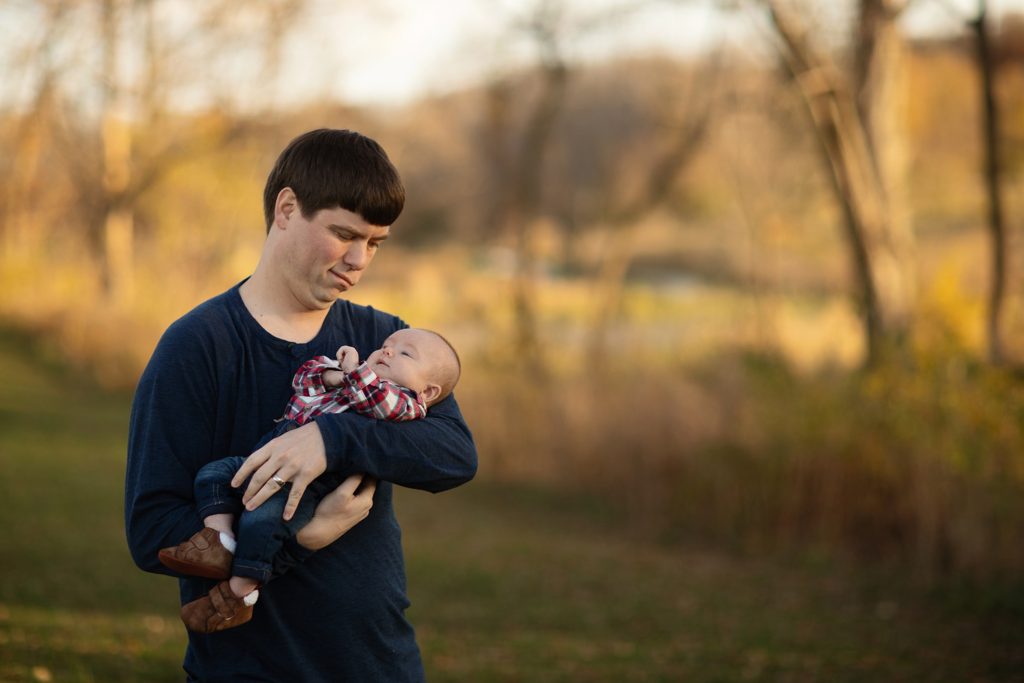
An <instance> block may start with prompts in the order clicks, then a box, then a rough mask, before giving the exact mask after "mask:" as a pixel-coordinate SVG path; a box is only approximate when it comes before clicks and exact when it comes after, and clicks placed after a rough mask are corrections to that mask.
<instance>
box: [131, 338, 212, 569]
mask: <svg viewBox="0 0 1024 683" xmlns="http://www.w3.org/2000/svg"><path fill="white" fill-rule="evenodd" d="M186 336H187V334H186V333H185V331H184V330H181V329H180V328H178V329H176V328H172V329H171V330H168V333H167V334H165V335H164V338H163V339H161V341H160V344H158V346H157V349H156V350H155V351H154V353H153V358H152V359H151V360H150V363H149V365H148V366H147V368H146V371H145V372H144V373H143V375H142V378H141V379H140V381H139V385H138V387H137V389H136V392H135V399H134V402H133V404H132V415H131V422H130V427H129V434H128V463H127V470H126V473H125V530H126V534H127V538H128V547H129V550H130V551H131V554H132V558H133V559H134V560H135V563H136V564H137V565H138V566H139V567H140V568H141V569H144V570H145V571H149V572H156V573H160V574H171V575H174V574H173V572H171V571H170V570H169V569H167V568H166V567H164V566H163V565H162V564H160V562H159V561H158V560H157V552H158V551H159V550H160V548H163V547H167V546H170V545H175V544H177V543H179V542H181V541H183V540H184V539H186V538H188V537H189V536H191V535H192V534H194V533H195V532H196V531H198V530H199V529H201V528H202V521H201V520H200V519H199V517H198V515H197V513H196V509H195V502H194V500H193V478H194V474H195V472H196V471H197V470H198V462H194V460H195V459H196V458H197V457H198V454H203V453H207V454H208V453H210V451H211V448H212V446H211V440H212V433H213V425H212V415H213V414H214V413H213V410H212V408H211V406H212V400H213V399H212V397H213V386H212V384H213V383H212V374H211V373H210V372H209V368H208V367H203V366H204V361H203V359H202V358H201V356H197V355H195V354H192V353H190V351H189V349H190V346H191V344H189V343H188V340H187V339H185V337H186ZM190 360H191V361H192V362H191V363H190V362H189V361H190Z"/></svg>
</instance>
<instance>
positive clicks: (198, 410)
mask: <svg viewBox="0 0 1024 683" xmlns="http://www.w3.org/2000/svg"><path fill="white" fill-rule="evenodd" d="M404 201H405V191H404V189H403V187H402V184H401V181H400V179H399V177H398V173H397V171H396V170H395V169H394V167H393V166H392V164H391V162H390V161H389V160H388V158H387V156H386V155H385V153H384V151H383V150H382V149H381V148H380V146H379V145H377V143H376V142H374V141H372V140H370V139H368V138H366V137H364V136H362V135H359V134H358V133H354V132H350V131H337V130H317V131H312V132H310V133H306V134H304V135H302V136H299V137H298V138H296V139H295V140H293V141H292V142H291V143H290V144H289V145H288V147H287V148H286V149H285V150H284V152H282V154H281V156H280V157H279V158H278V160H277V163H276V164H275V166H274V169H273V170H272V171H271V173H270V176H269V178H268V179H267V185H266V188H265V190H264V214H265V218H266V223H267V238H266V242H265V244H264V247H263V251H262V254H261V256H260V261H259V263H258V265H257V266H256V269H255V271H254V272H253V274H252V275H251V276H250V277H249V278H248V279H246V280H245V281H244V282H242V283H241V284H240V285H236V286H235V287H233V288H231V289H230V290H228V291H227V292H225V293H223V294H221V295H219V296H217V297H214V298H213V299H210V300H209V301H206V302H205V303H203V304H201V305H200V306H198V307H197V308H195V309H194V310H192V311H191V312H189V313H188V314H186V315H185V316H184V317H182V318H181V319H179V320H178V321H176V322H175V323H174V324H172V325H171V326H170V327H169V328H168V330H167V331H166V332H165V333H164V335H163V337H162V338H161V340H160V342H159V344H158V345H157V348H156V349H155V350H154V352H153V356H152V358H151V359H150V362H149V365H148V366H147V368H146V370H145V372H144V373H143V376H142V378H141V380H140V382H139V386H138V389H137V391H136V395H135V401H134V404H133V407H132V417H131V427H130V433H129V444H128V467H127V474H126V484H125V524H126V528H127V535H128V544H129V547H130V549H131V552H132V557H133V558H134V559H135V562H136V564H138V565H139V567H141V568H142V569H144V570H146V571H151V572H158V573H165V574H170V573H171V572H170V571H169V570H168V569H167V568H165V567H164V566H163V565H161V564H160V563H159V561H158V560H157V554H158V551H159V549H160V548H164V547H168V546H173V545H176V544H178V543H180V542H181V541H184V540H185V539H187V538H189V537H190V536H191V535H192V534H194V533H195V532H196V531H198V530H200V529H201V528H202V522H201V520H200V519H199V517H198V516H197V513H196V510H195V506H194V502H193V495H192V487H193V479H194V477H195V474H196V472H197V471H198V470H199V468H200V467H202V466H203V465H204V464H206V463H207V462H209V461H211V460H214V459H217V458H223V457H225V456H232V455H243V456H244V455H249V454H250V452H251V450H252V447H253V446H254V445H255V444H256V443H257V441H258V440H259V438H260V436H261V435H262V434H264V433H265V432H266V431H268V429H269V428H270V427H271V426H272V425H273V421H274V419H275V418H276V417H278V416H279V415H280V414H281V411H282V406H284V405H285V404H286V403H287V402H288V398H289V394H290V392H291V386H290V383H291V377H292V375H293V374H294V372H295V370H296V369H297V368H298V366H299V365H300V364H301V363H302V362H303V361H304V360H306V359H307V358H310V357H313V356H316V355H327V356H330V355H332V354H333V353H334V352H335V351H336V350H337V349H338V348H339V347H340V346H342V345H350V346H353V347H355V348H356V349H357V350H358V351H359V353H360V354H367V353H369V352H370V351H371V350H373V349H375V348H378V347H379V346H380V345H381V343H382V342H383V341H384V339H385V338H386V337H388V336H389V335H390V334H391V333H393V332H394V331H395V330H397V329H400V328H403V327H405V324H404V323H403V322H402V321H401V320H399V319H398V318H395V317H393V316H390V315H387V314H384V313H381V312H379V311H375V310H374V309H372V308H368V307H363V306H357V305H354V304H352V303H350V302H348V301H346V300H345V299H343V298H340V297H341V296H342V295H343V294H344V293H345V292H346V291H348V290H349V289H350V288H352V287H354V286H355V285H356V284H357V283H358V282H359V279H360V277H361V276H362V274H363V272H364V271H365V269H366V268H367V267H368V266H369V264H370V263H371V262H372V260H373V258H374V256H375V254H376V252H377V250H378V249H379V248H380V245H381V244H382V243H383V242H384V240H386V239H387V238H388V237H389V234H390V226H391V224H392V223H393V222H394V221H395V219H396V218H397V217H398V215H399V213H400V212H401V210H402V207H403V205H404ZM325 471H330V472H335V473H339V474H341V475H349V474H350V475H360V474H361V475H365V483H364V484H363V486H362V489H361V491H360V490H357V486H359V484H360V481H361V478H360V477H359V476H352V477H349V478H348V479H346V480H345V483H343V484H342V485H341V487H339V489H338V490H337V491H335V493H334V494H332V495H331V496H328V497H327V498H326V499H325V500H324V501H323V502H322V503H321V504H320V506H319V507H318V508H317V512H316V515H315V516H314V518H313V521H311V522H310V523H309V525H308V526H307V527H306V528H304V529H303V530H302V532H301V533H300V534H299V536H298V537H296V539H293V540H292V541H291V542H290V544H289V545H288V546H287V547H286V550H287V552H286V553H285V555H286V557H285V558H284V559H282V560H279V561H278V565H277V566H275V577H276V578H274V579H273V580H272V581H271V582H270V583H269V584H268V586H267V588H266V589H265V590H262V591H260V599H259V601H260V609H259V614H258V616H257V617H256V618H254V619H253V620H252V621H251V622H249V623H248V624H245V625H244V626H240V627H238V628H234V629H230V630H228V631H223V632H220V633H214V634H209V635H203V634H196V633H191V632H190V633H189V646H188V650H187V652H186V654H185V662H184V668H185V670H186V672H187V674H188V680H190V681H203V682H204V683H205V682H207V681H210V682H212V681H360V682H361V681H421V680H423V670H422V664H421V662H420V657H419V650H418V648H417V646H416V642H415V637H414V633H413V630H412V627H411V626H410V624H409V623H408V622H407V621H406V619H405V616H404V611H405V609H406V608H407V607H408V605H409V602H408V599H407V597H406V595H405V569H404V563H403V558H402V549H401V542H400V531H399V528H398V524H397V521H396V520H395V516H394V511H393V508H392V489H391V484H392V483H395V484H399V485H402V486H409V487H412V488H418V489H424V490H428V491H434V492H436V491H442V490H445V489H448V488H452V487H454V486H458V485H459V484H462V483H464V482H466V481H468V480H469V479H471V478H472V477H473V475H474V474H475V472H476V451H475V447H474V445H473V441H472V437H471V435H470V433H469V430H468V428H467V427H466V424H465V422H464V421H463V419H462V415H461V413H460V412H459V409H458V406H457V404H456V402H455V400H454V398H453V397H449V398H447V399H445V400H444V401H442V402H440V403H438V404H437V405H435V406H434V407H432V408H431V410H430V412H429V414H428V416H427V417H426V418H425V419H423V420H416V421H412V422H405V423H393V422H384V421H380V420H371V419H367V418H365V417H361V416H359V415H355V414H352V413H342V414H337V415H324V416H321V417H319V418H317V419H316V420H314V421H313V422H311V423H309V424H306V425H303V426H302V427H299V428H297V429H294V430H292V431H290V432H287V433H285V434H284V435H282V436H280V437H278V438H276V439H274V440H273V441H271V442H270V443H268V444H267V445H266V446H264V447H263V448H261V449H259V450H258V451H256V452H255V453H252V454H251V455H250V456H249V459H248V460H247V461H246V464H245V465H244V466H243V469H242V470H239V473H238V475H237V476H236V480H235V483H240V482H242V481H244V479H245V478H246V477H248V476H249V475H250V474H251V475H252V476H251V481H250V483H249V485H248V487H247V488H246V491H245V496H244V500H245V501H246V502H247V507H248V508H250V509H254V508H255V507H257V506H259V505H260V504H261V503H262V502H263V501H265V500H266V499H267V498H269V497H270V496H271V495H273V494H274V493H275V492H277V491H278V490H279V489H280V488H281V486H282V485H287V486H290V487H291V491H290V493H289V499H288V504H287V506H286V509H285V515H286V516H290V515H291V513H292V512H293V511H294V508H295V506H296V505H297V503H298V500H299V499H300V498H301V496H302V492H303V490H304V489H305V487H306V485H307V484H309V482H311V481H312V480H313V479H314V478H316V477H317V476H318V475H319V474H321V473H323V472H325ZM374 480H378V481H379V482H380V483H379V484H378V485H376V489H374V484H373V481H374ZM281 482H284V484H282V483H281ZM370 497H372V509H370V500H369V499H370ZM367 510H369V512H368V514H367ZM364 515H366V519H365V521H362V522H360V523H358V524H356V522H358V521H359V519H360V518H361V517H362V516H364ZM354 524H356V525H355V526H353V525H354ZM350 527H351V528H350ZM349 528H350V529H349ZM346 532H347V533H346ZM314 550H316V551H317V552H312V551H314ZM213 585H214V582H212V581H207V580H204V579H196V578H192V577H180V586H181V600H182V602H183V603H187V602H191V601H192V600H194V599H196V598H198V597H200V596H202V595H205V594H207V593H208V592H209V591H210V589H211V588H212V587H213ZM314 601H315V609H314V608H313V603H314Z"/></svg>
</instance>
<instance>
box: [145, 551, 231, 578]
mask: <svg viewBox="0 0 1024 683" xmlns="http://www.w3.org/2000/svg"><path fill="white" fill-rule="evenodd" d="M157 557H159V558H160V564H162V565H163V566H165V567H167V568H169V569H173V570H174V571H176V572H178V573H179V574H187V575H189V576H200V577H202V578H204V579H230V578H231V570H230V569H229V570H226V571H225V570H223V569H220V568H218V567H210V566H209V565H202V564H193V563H191V562H183V561H181V560H179V559H178V558H176V557H174V556H173V555H171V554H170V553H168V552H167V551H165V550H161V551H160V552H159V553H158V555H157Z"/></svg>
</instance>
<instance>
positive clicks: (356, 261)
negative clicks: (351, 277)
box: [344, 241, 370, 270]
mask: <svg viewBox="0 0 1024 683" xmlns="http://www.w3.org/2000/svg"><path fill="white" fill-rule="evenodd" d="M344 261H345V265H347V266H348V267H349V268H351V269H352V270H362V269H363V268H365V267H366V264H367V263H369V262H370V250H369V249H368V248H367V245H366V243H365V242H359V241H354V242H352V243H351V244H349V247H348V251H346V252H345V258H344Z"/></svg>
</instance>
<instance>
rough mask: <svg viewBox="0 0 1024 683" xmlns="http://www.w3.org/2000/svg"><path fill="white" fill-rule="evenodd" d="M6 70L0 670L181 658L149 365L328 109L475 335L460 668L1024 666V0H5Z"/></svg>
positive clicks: (235, 274) (411, 311)
mask: <svg viewBox="0 0 1024 683" xmlns="http://www.w3.org/2000/svg"><path fill="white" fill-rule="evenodd" d="M0 65H2V67H0V74H2V75H0V175H2V177H3V178H4V183H3V185H2V188H0V376H2V377H3V378H4V381H3V382H0V426H2V429H0V472H2V474H0V497H2V499H3V500H4V501H5V504H4V505H3V506H2V507H0V528H3V532H2V534H0V540H2V541H3V543H0V681H63V680H68V681H111V680H124V681H135V680H138V681H164V680H167V681H170V680H180V678H181V675H180V668H179V666H180V659H181V653H182V650H183V647H184V640H185V639H184V631H183V628H182V627H181V625H180V623H179V622H178V621H177V616H176V613H177V610H176V602H175V601H176V598H177V591H176V586H175V583H174V582H173V581H171V580H170V579H167V578H165V577H155V576H149V575H145V574H143V573H141V572H139V571H138V570H136V569H135V567H134V566H133V565H132V563H131V561H130V559H129V557H128V553H127V550H126V548H125V544H124V539H123V526H122V518H121V514H122V513H121V504H122V490H123V489H122V485H123V484H122V482H123V474H124V454H125V440H126V432H127V421H128V410H129V405H130V398H131V394H132V391H133V388H134V385H135V382H136V380H137V378H138V376H139V373H140V372H141V370H142V368H143V367H144V365H145V363H146V361H147V359H148V357H149V354H150V352H151V351H152V349H153V347H154V345H155V343H156V341H157V339H158V338H159V335H160V334H161V333H162V331H163V330H164V328H165V327H166V326H167V325H168V324H169V323H170V322H171V321H173V320H174V319H175V318H177V317H178V316H180V315H182V314H183V313H185V312H186V311H188V310H189V309H190V308H192V307H193V306H195V305H196V304H197V303H199V302H200V301H202V300H204V299H205V298H207V297H209V296H212V295H214V294H217V293H219V292H221V291H223V290H224V289H226V288H228V287H230V286H231V285H233V284H235V283H236V282H238V281H239V280H241V279H242V278H244V277H246V276H247V275H248V274H249V273H250V272H251V270H252V268H253V267H254V265H255V263H256V260H257V258H258V256H259V252H260V249H261V246H262V241H263V238H264V235H265V228H264V225H263V218H262V209H261V192H262V188H263V183H264V180H265V178H266V174H267V172H268V171H269V169H270V167H271V165H272V164H273V161H274V159H275V158H276V156H277V154H278V153H279V152H280V150H281V149H282V148H283V147H284V146H285V145H286V144H287V142H288V141H289V140H291V139H292V138H293V137H295V136H296V135H298V134H299V133H301V132H304V131H306V130H309V129H312V128H318V127H335V128H353V129H356V130H359V131H360V132H363V133H365V134H367V135H370V136H371V137H374V138H375V139H377V140H378V141H380V142H381V143H382V144H383V146H384V147H385V149H387V150H388V152H389V154H390V156H391V158H392V160H393V161H394V162H395V164H396V165H397V167H398V168H399V170H400V172H401V173H402V175H403V178H404V180H405V182H406V186H407V193H408V203H407V208H406V210H405V212H404V213H403V215H402V217H401V219H400V220H399V222H398V223H396V225H395V226H394V229H393V235H394V238H393V239H392V240H389V241H388V244H387V247H386V249H384V250H383V251H382V253H381V255H380V256H379V258H378V259H377V260H376V261H375V263H374V265H373V268H372V269H371V270H370V271H369V272H368V274H367V276H366V277H365V278H364V279H363V281H362V283H361V284H360V286H359V288H358V289H357V290H355V291H354V292H353V299H355V300H356V301H358V302H360V303H366V304H371V305H373V306H374V307H377V308H381V309H384V310H387V311H389V312H392V313H395V314H397V315H400V316H401V317H403V318H404V319H405V320H406V321H408V322H410V323H411V324H415V325H421V326H426V327H431V328H435V329H438V330H440V331H443V332H444V334H445V335H446V336H448V337H449V338H450V339H452V341H453V342H454V343H455V345H456V347H457V348H459V349H460V353H461V355H462V357H463V359H464V364H465V371H464V375H463V380H462V383H461V384H460V387H459V390H458V392H457V395H458V397H459V401H460V404H461V405H462V407H463V410H464V412H465V414H466V417H467V420H468V422H469V423H470V426H471V427H472V428H473V431H474V435H475V437H476V439H477V442H478V446H479V450H480V471H479V475H478V477H477V479H476V480H475V481H474V482H473V483H471V484H469V485H467V486H465V487H463V488H461V489H459V490H456V491H453V492H449V493H446V494H443V495H440V496H429V495H426V494H420V493H417V492H405V491H403V492H401V493H400V494H399V496H398V502H397V508H398V514H399V519H400V521H401V523H402V525H403V528H404V530H405V543H406V551H407V561H408V565H409V566H408V569H409V582H410V586H409V590H410V595H411V598H412V601H413V607H412V608H411V610H410V618H411V619H412V621H413V622H414V624H415V625H416V627H417V630H418V633H419V640H420V643H421V646H422V648H423V652H424V661H425V664H426V667H427V673H428V678H429V679H430V680H432V681H623V680H632V681H678V680H688V681H734V680H736V681H740V680H765V681H818V680H828V681H895V680H901V681H924V680H928V681H945V680H949V681H1003V680H1006V681H1009V680H1016V681H1020V680H1024V581H1022V580H1021V572H1022V570H1024V498H1022V495H1021V494H1022V493H1024V456H1022V453H1021V450H1022V447H1024V431H1022V429H1024V338H1022V333H1024V301H1022V298H1021V286H1022V284H1024V243H1022V241H1021V238H1020V235H1021V229H1022V227H1024V226H1022V220H1024V218H1022V217H1024V2H1016V1H1011V0H1003V1H1002V2H995V1H993V2H990V3H986V2H984V0H837V1H835V2H825V1H822V0H818V1H812V0H733V1H715V0H690V1H685V0H677V1H671V0H518V1H514V0H503V1H501V0H494V1H491V2H479V1H478V2H471V1H470V0H448V1H447V2H444V3H431V2H423V3H417V2H414V1H413V0H381V2H377V3H372V4H370V3H356V2H350V1H348V0H333V1H327V0H264V1H261V2H239V1H238V0H205V1H203V2H199V1H191V0H78V1H75V2H70V1H60V0H37V1H34V2H28V1H19V0H6V1H5V2H2V3H0Z"/></svg>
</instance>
